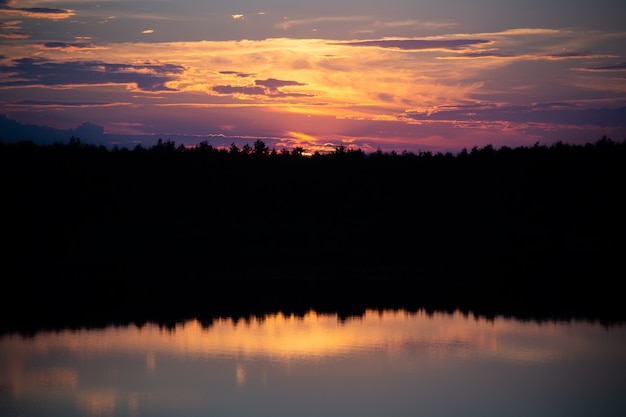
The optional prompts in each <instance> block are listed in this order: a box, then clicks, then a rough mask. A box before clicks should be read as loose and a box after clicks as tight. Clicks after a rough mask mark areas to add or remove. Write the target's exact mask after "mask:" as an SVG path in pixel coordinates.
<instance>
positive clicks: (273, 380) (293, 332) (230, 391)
mask: <svg viewBox="0 0 626 417" xmlns="http://www.w3.org/2000/svg"><path fill="white" fill-rule="evenodd" d="M0 415H1V416H3V417H31V416H33V417H39V416H63V417H71V416H93V417H96V416H181V417H183V416H272V417H281V416H300V417H302V416H316V417H317V416H336V417H342V416H355V417H356V416H358V417H366V416H377V417H379V416H394V417H395V416H417V415H419V416H481V417H485V416H494V417H495V416H497V417H504V416H520V417H521V416H524V417H526V416H534V417H537V416H550V417H557V416H567V417H576V416H581V417H582V416H584V417H589V416H594V417H597V416H607V417H608V416H615V417H623V416H625V415H626V326H623V325H613V326H605V325H601V324H599V323H596V322H592V321H574V320H571V321H522V320H516V319H512V318H505V317H495V318H490V319H487V318H481V317H479V316H474V315H472V314H463V313H461V312H458V311H457V312H454V313H450V312H448V313H443V312H441V313H438V312H434V313H432V312H431V313H427V312H425V311H423V310H419V311H417V312H407V311H404V310H381V311H374V310H367V311H366V312H365V313H364V314H363V315H361V316H355V317H347V318H345V317H340V316H338V315H336V314H322V313H316V312H315V311H309V312H307V313H305V314H302V315H297V316H296V315H284V314H281V313H277V314H269V315H264V316H257V317H251V318H249V319H246V320H244V319H238V320H235V319H232V318H220V319H213V320H212V321H209V322H200V321H198V320H187V321H184V322H180V323H178V324H173V325H171V326H159V325H157V324H152V323H150V322H148V323H144V324H142V325H136V324H131V325H123V326H108V327H102V328H84V329H78V330H77V329H72V330H69V329H68V330H57V331H38V332H36V333H35V334H32V335H27V336H24V335H21V334H17V333H13V334H6V335H4V336H2V337H1V338H0Z"/></svg>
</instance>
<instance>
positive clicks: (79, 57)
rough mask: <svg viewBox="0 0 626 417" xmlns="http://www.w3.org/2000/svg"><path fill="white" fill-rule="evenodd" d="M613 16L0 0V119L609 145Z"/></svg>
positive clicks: (231, 132) (379, 138) (324, 4)
mask: <svg viewBox="0 0 626 417" xmlns="http://www.w3.org/2000/svg"><path fill="white" fill-rule="evenodd" d="M625 16H626V3H624V2H623V0H597V1H595V2H590V1H588V0H547V1H546V0H543V1H539V0H527V1H524V2H521V1H519V0H497V1H496V0H387V1H384V2H378V1H371V0H332V1H330V0H315V1H306V2H305V1H297V0H258V1H250V0H212V1H208V0H134V1H123V0H119V1H118V0H114V1H110V0H103V1H88V0H71V1H65V0H0V115H4V116H5V117H6V118H7V119H11V120H15V121H17V122H18V123H19V124H23V125H40V126H48V127H51V128H54V129H60V130H64V131H67V130H72V129H73V130H72V132H75V133H77V134H78V135H79V136H80V137H81V139H83V140H85V141H92V142H101V143H106V144H109V145H111V144H114V143H119V144H121V145H123V146H133V145H134V144H137V143H142V144H143V145H152V144H153V143H154V142H156V139H157V138H163V139H170V140H175V141H176V142H177V143H184V144H186V145H194V144H197V143H199V142H200V141H203V140H208V141H209V142H210V143H212V144H214V145H215V146H229V145H230V144H231V143H237V144H245V143H250V144H252V143H253V142H254V141H255V140H257V139H261V140H263V141H265V142H266V144H267V145H268V146H270V148H275V149H277V150H279V149H282V148H288V149H290V148H292V147H294V146H303V147H305V148H307V149H311V150H320V151H324V150H332V149H334V147H335V146H338V145H344V146H351V147H357V148H361V149H363V150H365V151H374V150H376V149H381V150H383V151H390V150H396V151H398V152H400V151H403V150H408V151H413V152H418V151H425V150H433V151H458V150H460V149H462V148H468V149H469V148H471V147H473V146H479V147H480V146H485V145H487V144H492V145H493V146H495V147H501V146H505V145H506V146H511V147H515V146H521V145H528V146H531V145H533V144H534V143H536V142H540V143H542V144H550V143H553V142H555V141H559V140H560V141H564V142H569V143H586V142H593V141H595V140H597V139H599V138H600V137H602V136H604V135H606V136H608V137H610V138H612V139H615V140H619V141H621V140H623V139H624V138H626V23H625V21H624V17H625ZM4 134H5V135H6V132H4ZM2 135H3V132H0V138H2ZM31 139H37V138H31Z"/></svg>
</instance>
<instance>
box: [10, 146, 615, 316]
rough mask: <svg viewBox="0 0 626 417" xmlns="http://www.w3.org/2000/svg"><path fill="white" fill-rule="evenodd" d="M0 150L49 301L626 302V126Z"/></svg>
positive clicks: (69, 306) (19, 279)
mask: <svg viewBox="0 0 626 417" xmlns="http://www.w3.org/2000/svg"><path fill="white" fill-rule="evenodd" d="M0 165H1V168H0V169H1V170H2V188H3V194H4V196H5V198H4V203H3V214H4V215H3V220H4V229H5V230H4V232H3V240H4V241H5V243H7V244H6V245H5V249H4V251H3V259H4V261H3V269H4V271H3V273H2V275H3V276H4V277H6V280H7V282H10V283H11V285H13V284H15V285H16V286H17V287H15V288H18V290H16V291H17V293H16V294H21V295H24V294H29V297H30V301H31V302H32V303H35V302H36V303H38V305H43V306H50V304H51V303H52V301H51V297H50V294H56V295H57V296H58V294H65V295H67V297H68V300H69V301H68V300H66V301H67V303H66V304H63V303H61V304H59V303H58V302H56V301H55V304H54V305H55V311H61V312H64V313H65V314H67V315H68V316H70V315H72V314H73V313H75V312H76V311H86V310H90V311H91V313H92V314H100V315H102V318H105V317H109V316H111V315H119V314H122V313H124V312H128V313H129V314H130V313H131V312H132V314H139V315H141V314H144V315H147V314H148V313H150V314H151V315H164V316H167V317H172V315H173V314H197V310H198V309H203V311H205V312H207V314H208V312H209V311H231V312H240V313H242V314H243V313H244V312H250V313H252V312H254V311H259V310H260V311H267V310H272V309H283V310H291V311H295V310H299V311H303V310H304V311H305V310H306V309H308V308H311V307H315V308H318V309H322V310H323V309H327V310H337V309H342V311H351V309H353V310H355V311H360V310H362V309H363V308H366V307H367V308H378V307H381V308H382V307H385V306H389V307H394V306H395V307H407V306H413V307H414V308H420V307H421V306H424V305H428V306H429V308H433V309H436V308H443V309H454V308H466V309H473V310H475V311H476V310H481V309H482V311H485V312H489V314H495V313H500V312H502V313H509V314H520V315H524V314H525V315H544V314H545V315H550V314H553V315H561V316H563V315H564V316H566V317H571V316H573V315H583V316H586V317H592V318H593V317H619V316H623V315H624V311H623V310H624V309H623V308H622V307H621V305H623V300H622V299H621V296H620V292H619V291H618V288H620V285H621V281H622V280H623V276H626V274H624V266H623V259H624V249H625V248H626V225H625V224H626V223H625V222H624V213H626V203H625V202H624V198H623V193H624V189H625V188H624V185H625V180H626V141H623V142H617V141H613V140H611V139H610V138H606V137H604V138H602V139H600V140H598V141H596V142H594V143H589V144H587V145H570V144H566V143H556V144H554V145H550V146H545V145H539V144H535V145H534V146H528V147H518V148H509V147H501V148H498V149H496V148H494V147H493V146H485V147H482V148H478V147H476V148H473V149H471V150H463V151H462V152H460V153H458V154H451V153H446V154H443V153H430V152H421V153H417V154H415V153H411V152H402V153H395V152H390V153H386V152H381V151H378V152H373V153H365V152H363V151H362V150H358V149H357V150H354V149H347V148H344V147H338V148H336V150H335V151H334V152H331V153H328V154H320V153H315V154H313V155H310V156H305V150H304V149H302V148H294V149H293V150H282V151H275V150H273V149H269V148H268V147H267V146H266V145H265V143H263V142H262V141H256V142H254V143H253V145H252V146H248V145H245V146H243V147H242V148H241V149H240V148H238V147H237V146H236V145H232V146H231V147H230V148H229V149H221V148H216V147H213V146H212V145H211V144H210V143H208V142H202V143H200V144H198V145H197V146H195V147H191V148H188V147H184V146H182V145H177V144H176V143H174V142H173V141H163V140H160V141H159V142H158V143H157V144H156V145H155V146H153V147H150V148H143V147H141V146H138V147H136V148H134V149H132V150H130V149H126V148H121V149H118V148H115V149H112V150H109V149H107V148H106V147H104V146H93V145H87V144H83V143H81V141H80V139H78V138H71V139H70V140H69V142H68V143H66V144H62V143H57V144H54V145H45V146H44V145H36V144H34V143H33V142H26V141H24V142H18V143H3V142H0ZM9 277H10V278H9ZM5 285H8V284H5ZM20 291H21V292H20ZM71 294H74V295H71ZM75 294H78V296H75ZM70 295H71V296H70ZM95 307H97V308H95ZM31 319H33V320H34V318H32V317H31ZM40 319H41V317H40V316H39V318H38V320H40Z"/></svg>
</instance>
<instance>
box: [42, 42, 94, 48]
mask: <svg viewBox="0 0 626 417" xmlns="http://www.w3.org/2000/svg"><path fill="white" fill-rule="evenodd" d="M43 46H44V47H46V48H50V49H66V48H93V45H92V44H90V43H79V42H74V43H67V42H46V43H44V44H43Z"/></svg>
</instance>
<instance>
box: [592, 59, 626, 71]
mask: <svg viewBox="0 0 626 417" xmlns="http://www.w3.org/2000/svg"><path fill="white" fill-rule="evenodd" d="M582 70H583V71H598V72H613V71H626V61H625V62H620V63H617V64H611V65H604V66H601V67H593V68H582Z"/></svg>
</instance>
